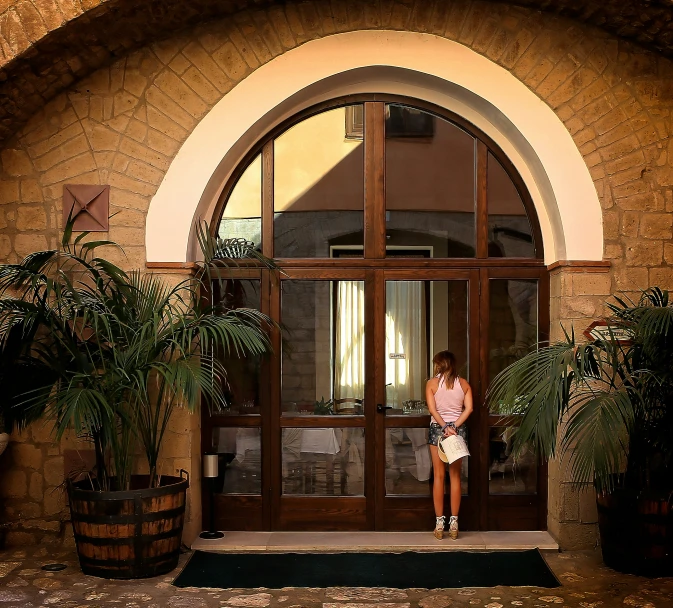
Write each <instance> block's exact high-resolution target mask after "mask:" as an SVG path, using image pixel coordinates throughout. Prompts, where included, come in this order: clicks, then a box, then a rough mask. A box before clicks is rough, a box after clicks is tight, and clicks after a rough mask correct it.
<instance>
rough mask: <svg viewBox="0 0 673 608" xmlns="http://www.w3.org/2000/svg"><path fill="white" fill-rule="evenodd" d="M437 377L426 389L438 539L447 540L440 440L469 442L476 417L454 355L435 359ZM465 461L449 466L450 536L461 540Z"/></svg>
mask: <svg viewBox="0 0 673 608" xmlns="http://www.w3.org/2000/svg"><path fill="white" fill-rule="evenodd" d="M432 363H433V366H434V371H433V375H434V377H433V378H431V379H430V380H428V383H427V384H426V386H425V400H426V401H427V403H428V409H429V410H430V414H431V416H432V418H431V421H430V432H429V433H428V445H429V446H430V454H431V455H432V467H433V472H434V484H433V486H432V499H433V502H434V505H435V516H436V518H437V521H436V523H435V537H436V538H438V539H439V540H441V539H442V538H444V524H445V518H444V478H445V476H446V469H445V466H446V465H445V464H444V463H443V462H442V461H441V460H440V458H439V453H438V450H437V439H439V438H440V437H442V436H444V437H449V436H450V435H456V434H458V435H461V436H462V437H463V438H464V439H465V440H467V428H466V427H465V421H466V420H467V418H468V416H469V415H470V414H471V413H472V405H473V404H472V389H471V388H470V385H469V384H468V383H467V381H466V380H463V379H462V378H461V377H460V376H458V373H457V371H456V358H455V357H454V355H453V353H451V352H449V351H448V350H443V351H441V352H439V353H437V354H436V355H435V356H434V358H433V359H432ZM462 462H463V459H462V458H459V459H458V460H456V461H454V462H452V463H451V464H450V465H449V479H450V482H451V488H450V490H451V518H450V519H449V536H450V537H451V538H452V539H453V540H456V539H457V538H458V511H459V510H460V497H461V489H460V469H461V466H462Z"/></svg>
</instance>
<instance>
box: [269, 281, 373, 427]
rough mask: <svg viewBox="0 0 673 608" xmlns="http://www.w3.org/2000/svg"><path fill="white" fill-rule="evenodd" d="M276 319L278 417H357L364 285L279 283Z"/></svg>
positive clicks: (361, 389)
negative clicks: (279, 360) (279, 333)
mask: <svg viewBox="0 0 673 608" xmlns="http://www.w3.org/2000/svg"><path fill="white" fill-rule="evenodd" d="M281 318H282V326H283V341H282V363H281V411H282V415H283V416H285V417H287V416H295V417H297V416H337V415H351V416H362V415H363V414H364V409H363V408H364V394H365V352H364V349H365V288H364V281H307V280H296V281H295V280H286V281H283V282H282V289H281Z"/></svg>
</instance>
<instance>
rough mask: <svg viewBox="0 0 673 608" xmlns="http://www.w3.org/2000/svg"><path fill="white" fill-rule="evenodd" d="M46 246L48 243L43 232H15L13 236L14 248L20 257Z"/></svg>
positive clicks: (41, 249) (46, 247) (44, 248)
mask: <svg viewBox="0 0 673 608" xmlns="http://www.w3.org/2000/svg"><path fill="white" fill-rule="evenodd" d="M48 248H49V243H48V242H47V237H46V235H44V234H17V235H16V237H15V238H14V250H15V251H16V253H17V255H18V256H19V257H20V258H24V257H25V256H27V255H28V254H31V253H34V252H36V251H45V250H46V249H48Z"/></svg>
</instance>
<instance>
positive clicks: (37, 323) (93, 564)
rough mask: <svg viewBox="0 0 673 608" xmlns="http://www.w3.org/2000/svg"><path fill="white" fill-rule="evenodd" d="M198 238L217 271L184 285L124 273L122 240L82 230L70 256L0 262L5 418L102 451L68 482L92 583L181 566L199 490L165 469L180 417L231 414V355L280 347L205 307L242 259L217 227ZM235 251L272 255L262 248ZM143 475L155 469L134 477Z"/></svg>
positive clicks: (233, 313)
mask: <svg viewBox="0 0 673 608" xmlns="http://www.w3.org/2000/svg"><path fill="white" fill-rule="evenodd" d="M199 238H200V240H201V241H202V243H203V245H204V249H205V254H206V261H205V263H203V264H201V265H199V266H197V271H196V276H194V277H190V278H188V279H186V280H183V281H181V282H179V283H178V285H176V286H173V287H171V286H169V285H167V284H165V283H164V282H163V281H162V280H161V279H160V278H158V277H157V276H154V275H152V274H142V273H140V272H138V271H134V272H130V273H126V272H123V271H122V270H121V269H120V268H119V267H117V266H115V265H114V264H111V263H110V262H109V261H107V260H105V259H104V258H102V257H100V256H99V255H98V251H99V250H100V249H101V248H105V247H113V246H116V245H115V244H114V243H111V242H108V241H94V242H91V241H88V242H87V234H86V233H83V234H80V235H79V236H77V238H75V239H74V240H73V239H72V224H71V223H70V222H69V223H68V225H67V227H66V230H65V232H64V236H63V241H62V244H61V248H60V249H58V250H52V251H44V252H37V253H34V254H32V255H29V256H28V257H26V259H24V260H23V261H22V262H20V263H19V264H7V265H3V266H0V361H1V362H2V366H1V367H0V370H1V371H0V388H1V389H3V395H8V396H9V399H7V400H5V405H4V412H5V414H6V415H8V416H9V418H10V420H11V423H12V424H13V425H15V426H18V427H21V426H25V425H26V424H28V423H29V422H31V421H33V420H35V419H37V418H40V417H46V418H47V419H48V420H51V421H53V428H54V436H55V439H56V440H60V439H61V438H62V436H63V435H64V433H65V432H66V430H68V429H74V430H75V431H76V433H77V434H78V435H80V436H82V437H85V438H87V439H88V440H89V441H90V442H91V444H92V447H93V449H94V452H95V460H96V465H95V469H94V470H93V471H91V472H87V473H86V474H85V475H84V476H83V478H80V479H76V480H69V483H68V491H69V499H70V509H71V515H72V522H73V528H74V533H75V540H76V543H77V548H78V554H79V558H80V564H81V566H82V569H83V571H84V572H85V573H86V574H92V575H97V576H104V577H109V578H139V577H146V576H154V575H158V574H161V573H164V572H168V571H170V570H172V569H173V568H175V566H176V565H177V560H178V556H179V549H180V541H181V534H182V524H183V519H184V509H185V492H186V490H187V486H188V481H187V480H186V479H182V478H181V477H176V476H173V475H168V474H166V473H167V472H166V471H161V468H160V454H161V447H162V442H163V439H164V436H165V432H166V430H167V428H168V424H169V420H170V418H171V415H172V413H173V412H174V410H175V408H176V407H185V408H187V409H189V410H190V411H193V410H195V409H196V408H197V407H198V406H199V405H200V403H201V399H202V398H204V399H205V400H206V401H207V402H208V403H209V404H210V405H211V406H212V407H215V408H221V407H224V406H225V405H226V402H225V393H226V391H225V386H226V370H225V369H224V367H223V366H222V363H221V362H220V361H221V358H222V357H221V356H222V355H223V356H227V355H234V356H236V355H238V356H247V355H252V356H255V355H260V354H263V353H265V352H266V351H268V349H269V341H268V338H267V334H266V332H265V330H264V326H265V324H266V323H267V321H268V320H267V318H266V317H265V316H264V315H262V314H261V313H259V312H258V311H256V310H249V309H238V310H230V309H226V308H224V307H223V306H213V305H211V304H210V303H208V302H204V301H203V299H202V298H201V287H202V285H203V283H204V281H210V280H212V267H213V265H214V262H215V260H214V256H216V255H218V254H222V252H223V250H225V253H227V254H228V255H231V252H230V251H229V250H228V249H227V248H226V247H224V246H223V244H222V243H221V242H219V241H217V239H214V238H211V237H209V236H208V232H207V227H206V230H203V229H200V230H199ZM239 249H240V247H239ZM236 254H237V255H238V256H239V257H241V258H246V257H247V258H253V259H254V258H258V259H262V258H261V256H259V254H257V253H256V252H254V251H253V250H251V249H250V248H247V249H246V248H243V249H241V250H240V251H239V250H238V249H237V252H236ZM263 261H264V262H265V263H268V264H270V265H271V262H270V261H266V260H263ZM222 265H223V263H220V264H219V267H222ZM143 465H144V466H143ZM138 468H144V469H145V470H146V471H147V474H145V475H135V474H134V473H135V472H136V471H137V469H138Z"/></svg>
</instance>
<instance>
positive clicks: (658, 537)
mask: <svg viewBox="0 0 673 608" xmlns="http://www.w3.org/2000/svg"><path fill="white" fill-rule="evenodd" d="M596 502H597V506H598V527H599V530H600V536H601V550H602V552H603V561H604V562H605V565H606V566H609V567H610V568H613V569H614V570H617V571H619V572H625V573H628V574H637V575H642V576H671V575H673V497H659V496H656V497H655V496H646V495H640V496H637V495H636V494H635V493H633V492H629V491H626V490H616V491H614V492H612V493H611V494H607V495H598V496H597V498H596Z"/></svg>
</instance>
